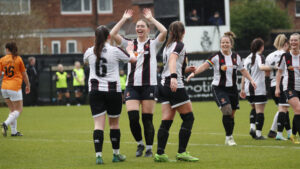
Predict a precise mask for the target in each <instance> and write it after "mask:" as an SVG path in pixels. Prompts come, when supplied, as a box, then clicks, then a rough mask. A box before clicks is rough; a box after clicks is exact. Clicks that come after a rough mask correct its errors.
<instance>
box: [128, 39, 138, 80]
mask: <svg viewBox="0 0 300 169" xmlns="http://www.w3.org/2000/svg"><path fill="white" fill-rule="evenodd" d="M137 43H138V42H137V40H136V39H134V40H133V47H134V49H133V50H134V52H136V51H137V45H138V44H137ZM129 64H130V68H131V69H130V73H129V76H128V85H129V86H131V85H132V86H133V85H134V73H135V68H136V62H134V63H129Z"/></svg>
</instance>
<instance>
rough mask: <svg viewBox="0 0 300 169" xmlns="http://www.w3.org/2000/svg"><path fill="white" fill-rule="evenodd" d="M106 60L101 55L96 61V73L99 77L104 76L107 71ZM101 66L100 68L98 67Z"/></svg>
mask: <svg viewBox="0 0 300 169" xmlns="http://www.w3.org/2000/svg"><path fill="white" fill-rule="evenodd" d="M106 64H107V60H106V59H105V58H103V57H101V58H100V59H99V61H96V65H95V66H96V74H97V76H99V77H105V76H106V73H107V66H106ZM100 67H101V69H100Z"/></svg>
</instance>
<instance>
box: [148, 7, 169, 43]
mask: <svg viewBox="0 0 300 169" xmlns="http://www.w3.org/2000/svg"><path fill="white" fill-rule="evenodd" d="M143 14H144V17H145V18H146V19H147V20H148V21H149V22H151V23H153V24H154V25H155V27H156V28H157V29H158V31H159V32H160V33H159V35H158V40H159V41H160V42H164V41H165V40H166V37H167V32H168V31H167V29H166V28H165V27H164V25H162V24H161V23H160V22H158V21H157V20H156V19H155V18H154V17H153V16H152V12H151V10H150V9H149V8H145V9H143Z"/></svg>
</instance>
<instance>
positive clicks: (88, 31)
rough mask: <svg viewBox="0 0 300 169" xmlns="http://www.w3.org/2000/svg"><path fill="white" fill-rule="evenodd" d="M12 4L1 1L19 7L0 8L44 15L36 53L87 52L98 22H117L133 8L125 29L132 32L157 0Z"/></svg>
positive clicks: (43, 0) (46, 0)
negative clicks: (145, 11)
mask: <svg viewBox="0 0 300 169" xmlns="http://www.w3.org/2000/svg"><path fill="white" fill-rule="evenodd" d="M12 3H14V2H11V1H5V2H1V4H0V5H1V6H5V5H6V6H7V7H6V8H8V7H11V6H18V8H17V9H15V10H12V11H9V12H6V13H5V10H2V11H1V10H0V14H2V15H3V14H4V15H20V14H21V15H22V14H30V13H32V11H34V10H39V11H42V13H43V14H44V19H45V23H46V25H45V29H43V30H42V33H36V34H35V38H37V39H39V41H40V45H39V46H36V51H35V53H41V54H59V53H83V52H84V51H85V50H86V49H87V48H88V47H90V46H92V45H93V41H94V29H95V28H96V27H97V26H98V25H113V24H115V23H116V22H118V21H119V19H120V18H121V17H122V15H123V13H124V11H125V9H133V10H134V12H135V14H134V17H133V19H132V21H131V22H127V23H126V24H125V25H124V26H123V30H121V33H123V34H130V33H132V32H128V31H129V30H130V31H132V30H134V22H136V20H137V19H138V18H140V17H142V16H141V10H142V9H143V8H151V9H153V0H19V2H18V3H17V4H12ZM2 9H3V8H2ZM4 9H5V8H4Z"/></svg>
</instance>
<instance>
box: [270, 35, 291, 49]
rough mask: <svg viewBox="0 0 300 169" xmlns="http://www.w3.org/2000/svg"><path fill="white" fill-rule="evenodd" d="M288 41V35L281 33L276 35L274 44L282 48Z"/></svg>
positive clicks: (277, 47)
mask: <svg viewBox="0 0 300 169" xmlns="http://www.w3.org/2000/svg"><path fill="white" fill-rule="evenodd" d="M287 42H288V39H287V37H286V36H285V35H284V34H279V35H277V36H276V38H275V40H274V43H273V45H274V47H275V48H276V49H280V48H282V47H283V46H284V44H285V43H287Z"/></svg>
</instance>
